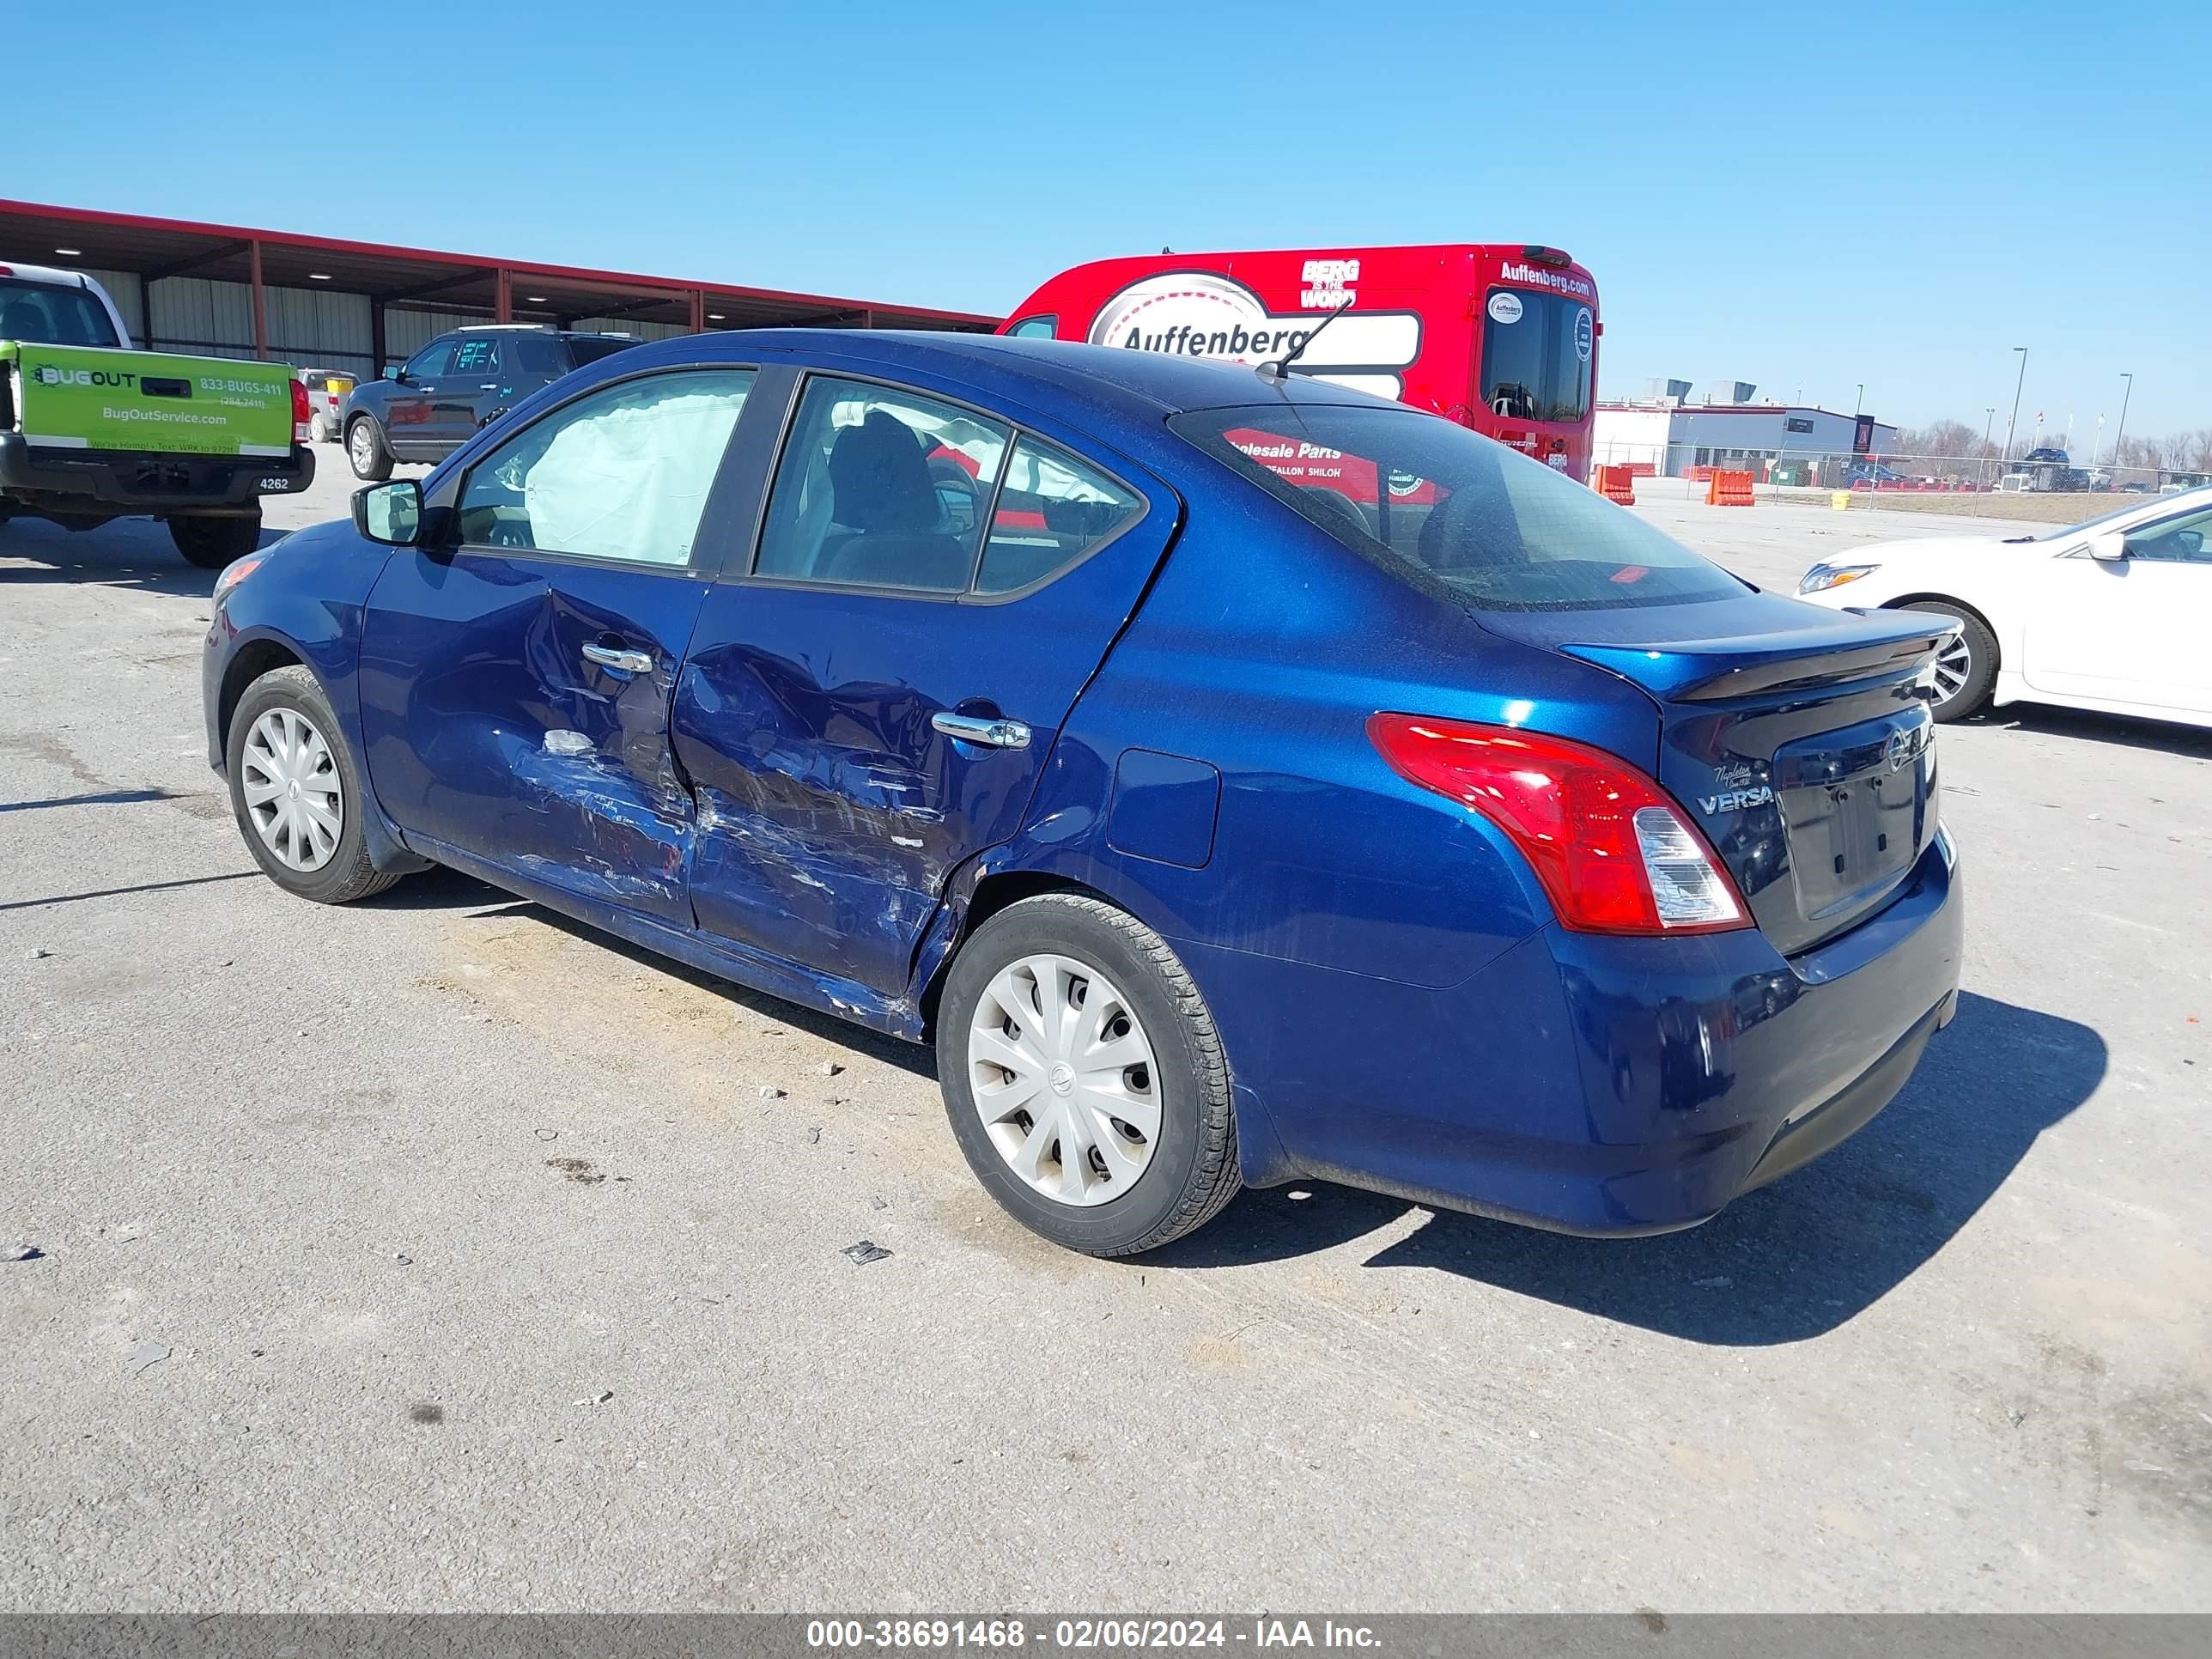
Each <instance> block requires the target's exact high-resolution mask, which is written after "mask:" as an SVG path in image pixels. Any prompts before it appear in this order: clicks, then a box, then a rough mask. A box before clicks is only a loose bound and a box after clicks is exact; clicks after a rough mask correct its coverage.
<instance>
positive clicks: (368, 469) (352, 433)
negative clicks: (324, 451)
mask: <svg viewBox="0 0 2212 1659" xmlns="http://www.w3.org/2000/svg"><path fill="white" fill-rule="evenodd" d="M346 459H347V460H348V461H349V463H351V465H352V466H353V476H354V477H356V478H361V479H364V480H366V481H367V482H368V483H383V482H384V481H385V480H386V478H388V477H391V476H392V450H391V448H390V447H389V446H387V445H386V443H385V441H384V435H383V434H382V433H381V432H380V431H378V430H377V429H376V422H375V421H374V420H373V419H371V418H370V417H369V416H366V415H356V416H354V417H353V421H352V423H351V424H350V425H349V426H348V427H347V428H346Z"/></svg>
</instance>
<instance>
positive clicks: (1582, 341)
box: [1475, 288, 1597, 421]
mask: <svg viewBox="0 0 2212 1659" xmlns="http://www.w3.org/2000/svg"><path fill="white" fill-rule="evenodd" d="M1596 325H1597V319H1596V318H1595V316H1594V315H1592V313H1591V312H1590V308H1589V306H1587V305H1585V304H1584V303H1583V301H1580V300H1576V299H1571V298H1569V297H1568V296H1567V295H1564V294H1543V293H1539V292H1537V291H1535V290H1534V289H1520V288H1499V289H1492V290H1491V291H1490V299H1489V301H1488V303H1487V304H1486V306H1485V307H1484V313H1483V325H1482V359H1481V363H1480V368H1478V369H1477V371H1476V376H1475V378H1476V379H1477V380H1479V381H1480V384H1481V389H1482V401H1483V402H1484V403H1485V404H1487V405H1488V406H1489V409H1490V412H1491V413H1492V414H1493V415H1496V416H1499V417H1501V418H1502V419H1505V420H1509V421H1579V420H1581V419H1582V418H1583V416H1585V415H1587V414H1588V413H1589V393H1590V349H1591V347H1592V346H1593V345H1594V344H1595V341H1596V337H1597V329H1596Z"/></svg>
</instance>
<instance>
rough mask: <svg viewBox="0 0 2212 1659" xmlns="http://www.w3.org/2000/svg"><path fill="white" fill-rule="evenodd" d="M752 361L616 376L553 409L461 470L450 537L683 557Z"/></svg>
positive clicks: (670, 561)
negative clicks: (465, 472)
mask: <svg viewBox="0 0 2212 1659" xmlns="http://www.w3.org/2000/svg"><path fill="white" fill-rule="evenodd" d="M752 384H753V371H752V370H750V369H749V368H747V369H695V370H690V371H687V372H685V373H683V374H661V375H655V376H653V378H651V379H648V380H625V381H623V382H620V383H619V384H617V385H615V386H607V387H605V388H603V389H602V390H600V391H599V392H593V393H592V394H591V395H590V396H588V397H584V398H578V399H577V400H576V401H575V402H574V403H572V404H567V405H565V406H564V407H562V408H560V409H557V410H554V411H553V412H552V413H551V414H550V415H548V416H545V417H544V419H543V420H541V421H538V422H535V423H534V424H533V425H532V426H530V427H528V428H526V429H524V430H523V431H521V432H520V433H518V434H516V435H514V436H513V437H512V438H510V439H508V440H507V442H506V443H504V444H502V445H501V446H500V447H498V448H497V449H495V450H494V451H493V452H492V453H490V454H489V455H487V456H485V457H484V459H483V460H481V461H479V462H477V464H476V465H475V466H473V467H472V468H471V469H470V471H469V476H468V480H467V482H466V483H464V484H463V485H462V486H461V499H460V508H459V513H460V535H461V539H462V541H464V542H465V543H467V544H471V545H474V546H481V547H500V548H517V549H534V550H537V551H539V552H544V553H562V554H567V555H569V556H572V557H576V558H586V559H605V560H609V561H612V562H622V563H629V564H657V565H669V566H680V565H687V564H690V562H692V557H693V553H694V543H695V540H696V538H697V535H698V533H699V521H700V519H701V517H702V515H703V514H704V513H705V512H706V509H707V495H708V491H709V490H710V489H713V487H714V475H715V472H716V470H717V469H718V468H719V467H720V465H721V461H722V452H723V451H724V450H726V449H727V448H728V447H729V442H730V433H731V431H732V429H733V428H735V427H736V425H737V423H738V413H739V411H740V410H743V409H744V402H745V394H746V393H747V392H750V390H751V389H752Z"/></svg>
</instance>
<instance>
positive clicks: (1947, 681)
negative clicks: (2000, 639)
mask: <svg viewBox="0 0 2212 1659" xmlns="http://www.w3.org/2000/svg"><path fill="white" fill-rule="evenodd" d="M1973 671H1974V656H1973V653H1972V652H1971V651H1969V650H1968V649H1967V648H1966V635H1963V634H1961V635H1955V636H1954V637H1953V639H1952V641H1951V642H1950V643H1949V644H1948V645H1946V646H1945V647H1943V648H1942V650H1941V651H1939V652H1937V653H1936V660H1935V662H1934V664H1933V665H1931V666H1930V667H1929V670H1928V678H1929V683H1930V684H1933V685H1934V686H1935V688H1936V701H1937V702H1950V701H1951V699H1952V698H1954V697H1955V696H1958V695H1959V693H1960V691H1961V690H1964V689H1965V688H1966V679H1967V677H1968V676H1970V675H1971V674H1972V672H1973Z"/></svg>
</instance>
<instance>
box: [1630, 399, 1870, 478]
mask: <svg viewBox="0 0 2212 1659" xmlns="http://www.w3.org/2000/svg"><path fill="white" fill-rule="evenodd" d="M1896 453H1897V428H1895V427H1893V426H1891V425H1888V424H1887V423H1886V422H1881V421H1877V420H1875V419H1874V418H1873V417H1871V416H1850V415H1838V414H1837V413H1836V412H1835V411H1833V410H1826V409H1819V408H1814V407H1810V406H1808V405H1803V404H1742V403H1737V404H1693V403H1685V402H1680V401H1679V400H1677V399H1675V398H1656V399H1652V400H1650V401H1647V402H1636V403H1601V404H1598V406H1597V418H1596V422H1595V429H1594V431H1593V433H1592V436H1591V455H1590V460H1591V462H1592V464H1593V465H1599V466H1620V465H1638V464H1641V465H1646V466H1649V467H1650V469H1651V471H1652V472H1653V473H1654V474H1656V476H1658V477H1677V478H1678V477H1686V476H1688V474H1689V473H1690V471H1691V470H1692V468H1695V467H1700V466H1718V467H1726V468H1728V469H1729V470H1730V471H1748V472H1756V473H1758V474H1759V482H1760V483H1820V484H1829V483H1838V482H1840V479H1839V478H1838V477H1835V476H1834V475H1835V474H1838V473H1840V472H1841V471H1842V470H1843V469H1844V467H1846V466H1848V465H1850V462H1851V461H1852V460H1853V459H1854V458H1857V457H1863V456H1884V455H1894V454H1896ZM1821 463H1826V465H1825V466H1824V465H1820V464H1821ZM1798 471H1802V472H1803V473H1804V475H1805V476H1804V477H1790V476H1789V475H1790V474H1793V473H1796V472H1798Z"/></svg>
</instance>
